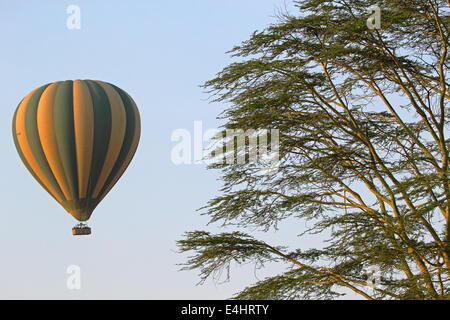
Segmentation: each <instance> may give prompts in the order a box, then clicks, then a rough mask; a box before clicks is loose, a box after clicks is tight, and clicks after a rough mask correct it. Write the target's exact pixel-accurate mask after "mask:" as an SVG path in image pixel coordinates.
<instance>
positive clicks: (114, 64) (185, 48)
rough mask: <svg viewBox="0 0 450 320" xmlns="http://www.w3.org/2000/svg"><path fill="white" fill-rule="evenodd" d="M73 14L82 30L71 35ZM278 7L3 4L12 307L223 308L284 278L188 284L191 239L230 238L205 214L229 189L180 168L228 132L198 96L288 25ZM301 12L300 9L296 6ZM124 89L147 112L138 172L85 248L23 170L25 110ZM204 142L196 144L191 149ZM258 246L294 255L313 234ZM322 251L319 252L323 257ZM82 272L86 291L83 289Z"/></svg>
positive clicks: (238, 274) (103, 207) (215, 175)
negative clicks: (197, 235)
mask: <svg viewBox="0 0 450 320" xmlns="http://www.w3.org/2000/svg"><path fill="white" fill-rule="evenodd" d="M70 5H76V6H78V8H79V9H80V22H81V23H80V28H79V29H69V28H68V27H67V20H68V18H70V16H71V13H67V8H68V7H69V6H70ZM285 5H286V4H285V2H284V1H279V0H246V1H238V0H229V1H213V0H209V1H207V0H190V1H155V0H151V1H137V0H135V1H92V0H90V1H5V0H1V1H0V37H1V39H2V50H0V70H1V75H2V76H1V77H0V87H1V88H2V99H1V104H2V106H1V108H0V121H1V124H0V130H1V131H0V150H1V152H2V166H0V170H1V173H0V174H1V179H0V197H1V203H2V208H1V210H0V212H1V221H2V224H1V226H2V227H1V231H0V252H1V255H2V259H1V261H2V263H1V264H0V298H1V299H224V298H229V297H231V296H232V295H233V294H234V293H236V292H238V291H240V290H242V289H243V288H244V287H245V286H247V285H249V284H251V283H254V282H255V281H257V280H258V279H263V278H264V277H265V276H267V275H269V274H271V273H276V272H279V271H280V270H283V268H284V266H283V267H282V266H277V265H275V266H268V267H267V269H265V270H255V268H254V266H253V265H246V266H243V267H233V269H232V278H231V281H230V282H228V283H222V284H220V283H218V282H217V281H212V280H210V281H207V282H206V283H205V284H204V285H201V286H200V285H196V284H197V282H198V281H199V277H198V275H197V271H179V269H180V266H179V264H180V263H182V262H184V261H186V257H187V256H186V255H182V254H179V253H177V247H176V241H177V240H179V239H181V238H182V235H183V233H184V232H186V231H191V230H208V231H212V232H215V231H229V230H227V229H220V228H219V226H218V225H208V226H206V224H207V222H208V218H207V217H205V216H201V215H200V213H199V212H198V211H197V209H198V208H200V207H201V206H203V205H205V204H206V202H207V201H208V200H209V199H211V198H212V197H213V196H214V195H217V194H218V188H219V187H220V181H219V177H220V175H219V172H216V171H211V170H206V166H205V165H204V164H191V165H176V164H174V163H173V161H172V160H171V150H172V148H173V147H174V146H175V145H176V142H173V141H171V135H172V133H173V132H174V131H175V130H177V129H186V130H188V131H189V132H191V133H192V134H193V130H194V128H193V127H194V121H202V124H203V129H204V130H206V129H208V128H216V127H218V126H219V125H220V124H221V123H220V122H219V121H218V120H217V119H216V116H217V115H218V114H219V113H220V112H221V111H222V110H223V109H224V108H225V106H224V105H222V104H219V103H210V102H209V101H208V95H207V94H206V93H205V92H204V91H203V89H202V88H200V87H199V86H200V85H201V84H203V83H204V82H205V81H206V80H208V79H211V78H212V77H213V76H214V75H215V74H216V73H217V72H219V71H220V70H221V69H222V68H223V67H225V66H226V65H227V64H229V63H230V62H231V61H232V60H231V58H230V56H229V55H227V54H226V51H228V50H230V49H231V48H232V47H233V46H234V45H237V44H239V43H240V42H241V41H243V40H246V39H247V38H248V37H249V36H250V35H251V33H252V32H253V31H255V30H257V29H259V30H260V29H263V28H264V27H265V26H267V25H269V24H270V23H274V22H275V21H276V19H275V18H274V15H275V14H276V12H277V10H278V9H279V8H282V7H284V6H285ZM290 6H291V5H290V4H289V3H288V4H287V7H288V8H289V7H290ZM69 79H71V80H74V79H93V80H102V81H106V82H110V83H113V84H115V85H117V86H118V87H120V88H122V89H124V90H125V91H127V92H128V93H129V94H130V95H131V96H132V97H133V99H134V100H135V101H136V103H137V105H138V108H139V111H140V115H141V122H142V132H141V140H140V144H139V147H138V150H137V152H136V155H135V157H134V159H133V161H132V163H131V165H130V166H129V168H128V170H127V171H126V173H125V174H124V175H123V176H122V178H121V179H120V181H119V182H118V183H117V184H116V186H115V187H114V188H113V190H112V191H111V192H110V193H109V194H108V196H107V197H106V198H105V199H104V200H103V201H102V203H101V204H100V205H99V206H98V207H97V209H96V210H95V211H94V214H93V216H92V217H91V219H90V220H89V225H90V226H91V227H92V232H93V233H92V235H91V236H87V237H74V236H72V233H71V228H72V227H73V226H74V225H75V224H76V223H77V221H76V220H75V219H74V218H73V217H71V216H70V215H69V214H68V213H67V212H66V211H65V210H64V209H63V208H62V207H61V206H60V205H59V204H58V203H56V202H55V201H54V200H53V199H52V198H51V197H50V196H49V195H48V194H47V193H46V192H45V191H44V190H43V189H42V188H41V187H40V186H39V184H38V183H37V182H35V181H34V179H33V178H32V177H31V175H30V174H29V173H28V171H27V170H26V169H25V167H24V165H23V164H22V162H21V161H20V159H19V156H18V154H17V152H16V150H15V147H14V143H13V139H12V135H11V121H12V117H13V113H14V110H15V108H16V107H17V105H18V103H19V102H20V100H21V99H22V98H23V97H24V96H25V95H26V94H28V93H29V92H30V91H32V90H33V89H35V88H37V87H39V86H41V85H43V84H46V83H49V82H54V81H58V80H69ZM192 139H193V137H192ZM287 228H288V230H287V231H290V232H282V233H275V232H273V231H269V232H267V233H264V232H259V231H254V232H253V234H255V235H256V236H257V237H259V238H261V239H263V240H267V241H270V242H271V243H272V244H274V245H278V244H290V243H292V244H295V243H296V242H297V241H298V238H297V236H296V234H297V233H299V231H301V228H300V230H298V229H297V228H298V226H295V227H294V226H292V227H290V228H291V229H290V230H289V227H287ZM314 241H316V240H314V239H312V240H311V242H310V243H309V244H310V245H314ZM70 266H77V267H79V271H80V287H79V289H77V288H76V289H73V288H72V289H70V288H68V286H67V281H68V279H69V277H70V276H71V275H70V274H68V273H67V269H68V268H69V267H70Z"/></svg>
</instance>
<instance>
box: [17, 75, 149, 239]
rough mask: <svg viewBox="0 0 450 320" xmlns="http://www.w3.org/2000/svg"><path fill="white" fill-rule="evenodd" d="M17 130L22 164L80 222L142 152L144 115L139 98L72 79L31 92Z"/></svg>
mask: <svg viewBox="0 0 450 320" xmlns="http://www.w3.org/2000/svg"><path fill="white" fill-rule="evenodd" d="M12 131H13V137H14V144H15V145H16V149H17V152H18V153H19V156H20V158H21V159H22V162H23V163H24V164H25V166H26V168H27V169H28V170H29V171H30V173H31V174H32V176H33V177H34V178H35V179H36V180H37V181H38V182H39V184H40V185H41V186H42V187H43V188H44V189H45V190H46V191H47V192H48V193H49V194H50V195H51V196H52V197H53V198H54V199H55V200H56V201H58V203H59V204H61V206H62V207H63V208H64V209H66V211H67V212H68V213H70V214H71V215H72V216H73V217H74V218H75V219H77V220H78V221H80V223H79V224H77V225H76V226H75V227H74V228H73V229H72V233H73V234H74V235H82V234H90V228H89V227H88V226H87V224H86V223H85V221H87V220H88V219H89V218H90V217H91V214H92V211H93V210H94V209H95V207H96V206H97V205H98V204H99V203H100V201H102V199H103V198H104V197H105V196H106V194H107V193H108V192H109V191H110V190H111V188H112V187H113V186H114V185H115V184H116V182H117V181H118V180H119V178H120V177H121V176H122V174H123V173H124V171H125V170H126V168H127V167H128V165H129V163H130V161H131V159H132V158H133V156H134V153H135V152H136V149H137V146H138V143H139V138H140V116H139V111H138V109H137V106H136V104H135V102H134V101H133V99H132V98H131V97H130V96H129V95H128V94H127V93H126V92H125V91H123V90H122V89H120V88H118V87H116V86H115V85H113V84H110V83H106V82H103V81H97V80H74V81H72V80H68V81H58V82H54V83H49V84H46V85H44V86H42V87H39V88H37V89H35V90H33V91H32V92H30V93H29V94H28V95H27V96H26V97H25V98H23V99H22V101H21V102H20V103H19V106H18V107H17V109H16V111H15V113H14V118H13V123H12Z"/></svg>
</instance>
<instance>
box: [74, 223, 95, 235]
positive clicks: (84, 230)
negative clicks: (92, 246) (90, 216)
mask: <svg viewBox="0 0 450 320" xmlns="http://www.w3.org/2000/svg"><path fill="white" fill-rule="evenodd" d="M72 234H73V235H74V236H82V235H88V234H91V228H90V227H89V226H88V225H87V224H85V223H79V224H77V225H76V226H75V227H73V228H72Z"/></svg>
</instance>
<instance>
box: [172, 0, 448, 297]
mask: <svg viewBox="0 0 450 320" xmlns="http://www.w3.org/2000/svg"><path fill="white" fill-rule="evenodd" d="M371 5H376V6H378V7H379V8H380V9H381V27H380V28H379V29H377V28H369V27H368V24H367V19H368V18H369V17H370V13H369V12H368V11H367V9H368V8H369V7H370V6H371ZM295 8H296V11H295V12H284V11H283V12H281V13H280V14H279V15H278V18H277V22H276V23H274V24H272V25H270V26H268V27H267V28H265V29H264V30H262V31H256V32H254V33H253V34H252V35H251V37H250V38H249V39H248V40H247V41H244V42H243V43H241V44H240V45H238V46H236V47H234V48H233V49H232V50H231V51H230V53H231V55H232V57H234V58H236V59H237V60H236V62H233V63H231V64H229V65H228V66H227V67H225V68H224V69H223V70H222V71H221V72H219V73H218V74H217V75H216V77H215V78H214V79H211V80H209V81H207V82H206V83H205V84H204V88H205V89H206V90H207V91H208V92H210V94H211V96H212V101H215V102H221V103H226V105H227V107H226V109H225V110H224V111H223V113H222V114H221V117H222V118H223V119H225V120H226V124H225V128H226V129H237V128H239V129H242V130H247V129H255V128H268V129H270V128H276V129H279V143H280V146H279V152H280V164H279V170H278V171H277V173H275V174H272V175H261V174H258V172H260V170H261V166H260V165H258V164H255V163H246V164H213V165H211V166H210V167H211V168H212V169H219V170H221V172H222V179H223V187H222V188H221V190H220V194H219V195H218V196H217V197H215V198H214V199H212V200H210V201H209V202H208V203H207V205H206V206H205V207H204V208H203V214H206V215H209V216H210V218H211V222H219V223H222V224H223V225H234V226H235V227H238V228H240V230H242V231H239V232H224V233H220V234H211V233H209V232H206V231H191V232H187V233H186V234H185V236H184V237H183V239H182V240H179V241H178V246H179V249H180V251H181V252H189V253H190V257H189V258H188V260H187V261H186V263H185V265H184V268H185V269H198V270H199V272H200V276H201V279H202V280H205V279H207V278H208V277H210V276H212V275H213V274H214V273H215V272H218V271H220V270H223V269H227V268H229V266H230V263H231V262H237V263H238V264H239V263H244V262H249V261H250V262H252V261H253V262H258V263H263V264H264V263H266V262H273V261H276V262H278V263H285V264H286V266H289V268H288V269H287V271H286V272H284V273H282V274H279V275H276V276H273V277H268V278H266V279H263V280H260V281H257V282H256V283H254V284H253V285H251V286H249V287H247V288H243V290H242V291H241V292H240V293H237V294H236V296H235V297H234V298H238V299H300V298H301V299H310V298H314V299H318V298H319V299H332V298H336V297H338V296H340V295H341V294H342V292H343V291H342V289H343V288H346V289H347V290H351V291H353V292H354V293H356V294H358V295H361V296H362V297H364V298H367V299H445V298H449V297H450V286H449V281H450V223H449V222H450V221H449V218H450V183H449V182H450V180H449V174H450V172H449V148H450V140H449V139H448V134H449V131H448V129H449V115H450V106H449V101H450V90H449V86H450V81H449V79H448V76H449V53H448V50H449V48H448V46H449V31H450V30H449V27H450V0H446V1H444V0H386V1H359V0H339V1H335V0H333V1H325V0H304V1H296V2H295ZM287 218H290V219H295V221H298V223H299V230H302V231H304V233H303V235H307V234H320V235H322V236H323V237H326V239H325V240H324V245H323V247H321V248H315V247H310V248H305V245H307V244H305V243H304V242H302V248H298V249H296V248H288V247H283V244H282V243H271V244H269V243H266V242H264V241H261V240H258V239H256V238H255V237H253V236H252V235H251V234H250V233H245V232H244V231H245V229H251V228H252V227H258V228H261V229H262V230H269V229H271V228H276V227H277V223H279V222H280V221H281V220H283V219H287ZM305 220H308V221H310V228H309V229H308V230H303V229H304V221H305ZM299 241H301V237H300V238H299ZM373 267H375V268H377V269H379V271H380V275H381V276H380V278H379V280H378V281H377V283H376V285H372V282H371V278H370V276H369V275H368V272H367V270H370V268H373Z"/></svg>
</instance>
